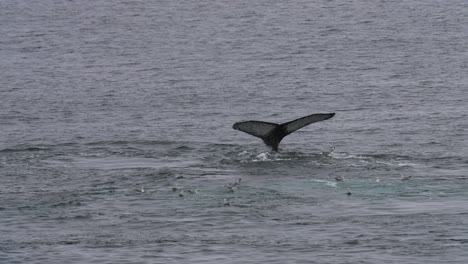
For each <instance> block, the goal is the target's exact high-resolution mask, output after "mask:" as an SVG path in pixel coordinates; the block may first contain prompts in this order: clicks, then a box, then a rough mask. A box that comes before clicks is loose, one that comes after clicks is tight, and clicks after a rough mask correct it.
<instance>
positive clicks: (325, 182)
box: [311, 179, 337, 187]
mask: <svg viewBox="0 0 468 264" xmlns="http://www.w3.org/2000/svg"><path fill="white" fill-rule="evenodd" d="M311 181H313V182H319V183H324V184H325V185H327V186H330V187H336V185H337V183H336V182H332V181H327V180H316V179H313V180H311Z"/></svg>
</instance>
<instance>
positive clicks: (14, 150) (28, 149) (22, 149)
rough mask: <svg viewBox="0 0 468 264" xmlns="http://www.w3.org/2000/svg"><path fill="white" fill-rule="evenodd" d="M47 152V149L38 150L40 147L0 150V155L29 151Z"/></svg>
mask: <svg viewBox="0 0 468 264" xmlns="http://www.w3.org/2000/svg"><path fill="white" fill-rule="evenodd" d="M46 150H49V149H48V148H40V147H25V148H22V147H18V148H6V149H2V150H0V153H2V152H3V153H9V152H29V151H31V152H32V151H46Z"/></svg>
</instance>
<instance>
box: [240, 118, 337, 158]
mask: <svg viewBox="0 0 468 264" xmlns="http://www.w3.org/2000/svg"><path fill="white" fill-rule="evenodd" d="M334 115H335V113H327V114H312V115H308V116H304V117H301V118H298V119H296V120H293V121H290V122H286V123H283V124H275V123H269V122H263V121H245V122H237V123H235V124H234V125H233V126H232V128H234V129H236V130H240V131H242V132H245V133H247V134H249V135H252V136H254V137H258V138H261V139H262V140H263V142H265V144H266V145H267V146H269V147H271V148H272V149H273V150H274V151H278V145H279V143H280V142H281V140H282V139H283V138H284V137H285V136H287V135H289V134H291V133H292V132H294V131H297V130H299V129H301V128H303V127H305V126H307V125H310V124H312V123H315V122H319V121H323V120H327V119H330V118H332V117H333V116H334Z"/></svg>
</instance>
